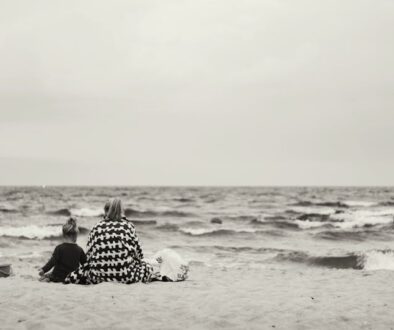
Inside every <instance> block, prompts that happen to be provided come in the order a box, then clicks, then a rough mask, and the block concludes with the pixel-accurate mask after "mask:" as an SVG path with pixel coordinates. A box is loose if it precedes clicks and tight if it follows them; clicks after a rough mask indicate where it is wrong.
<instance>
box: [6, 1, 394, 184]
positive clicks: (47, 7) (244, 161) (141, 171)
mask: <svg viewBox="0 0 394 330" xmlns="http://www.w3.org/2000/svg"><path fill="white" fill-rule="evenodd" d="M0 8H1V10H0V184H3V185H13V184H27V185H30V184H31V185H35V184H39V185H41V184H46V185H50V184H62V185H64V184H65V185H75V184H81V185H119V184H122V185H393V184H394V152H393V151H394V148H393V147H394V43H393V36H394V20H393V17H394V2H393V1H392V0H369V1H366V0H325V1H316V0H309V1H308V0H242V1H239V0H216V1H215V0H198V1H196V0H194V1H191V0H168V1H163V0H157V1H153V0H138V1H137V0H134V1H133V0H126V1H120V0H114V1H99V0H85V1H80V0H77V1H70V0H69V1H55V0H47V1H43V0H35V1H29V0H24V1H19V0H4V1H2V2H1V5H0Z"/></svg>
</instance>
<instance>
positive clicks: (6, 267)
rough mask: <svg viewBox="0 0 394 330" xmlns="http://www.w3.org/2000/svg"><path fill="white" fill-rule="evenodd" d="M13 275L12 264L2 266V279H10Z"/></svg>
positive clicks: (0, 273)
mask: <svg viewBox="0 0 394 330" xmlns="http://www.w3.org/2000/svg"><path fill="white" fill-rule="evenodd" d="M10 275H11V264H4V265H0V277H8V276H10Z"/></svg>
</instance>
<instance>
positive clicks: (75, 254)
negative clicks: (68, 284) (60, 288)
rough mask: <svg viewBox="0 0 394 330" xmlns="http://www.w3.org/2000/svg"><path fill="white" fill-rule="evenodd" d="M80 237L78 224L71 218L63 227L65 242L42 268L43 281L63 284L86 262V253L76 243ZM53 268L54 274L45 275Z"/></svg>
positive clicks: (57, 247)
mask: <svg viewBox="0 0 394 330" xmlns="http://www.w3.org/2000/svg"><path fill="white" fill-rule="evenodd" d="M77 235H78V227H77V223H76V221H75V220H74V219H72V218H70V219H69V220H68V221H67V223H66V224H65V225H64V226H63V237H64V240H65V242H64V243H62V244H60V245H58V246H56V248H55V251H53V254H52V257H51V259H50V260H49V261H48V262H47V263H46V265H45V266H44V267H42V269H41V271H40V273H39V274H40V275H41V276H42V277H43V278H42V280H46V281H52V282H63V281H64V279H65V278H66V276H67V275H68V274H69V273H71V272H73V271H74V270H76V269H77V268H78V267H79V265H80V264H81V265H82V264H83V263H85V262H86V255H85V252H84V251H83V250H82V248H81V247H79V246H78V245H77V243H76V241H77ZM52 268H54V269H53V272H52V273H49V274H45V273H47V272H48V271H50V270H51V269H52Z"/></svg>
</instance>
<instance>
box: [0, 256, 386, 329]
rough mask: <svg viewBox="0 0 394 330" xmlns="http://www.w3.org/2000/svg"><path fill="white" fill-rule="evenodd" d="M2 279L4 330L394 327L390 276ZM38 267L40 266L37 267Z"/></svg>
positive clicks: (256, 273) (281, 272) (196, 271)
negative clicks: (127, 281)
mask: <svg viewBox="0 0 394 330" xmlns="http://www.w3.org/2000/svg"><path fill="white" fill-rule="evenodd" d="M35 263H37V261H35V262H34V261H33V262H27V261H26V260H24V261H23V262H22V261H21V262H20V263H17V264H15V265H14V271H15V273H16V275H15V276H12V277H9V278H1V279H0V296H1V301H0V318H1V325H0V327H1V329H64V328H73V329H132V328H136V327H138V328H140V329H273V328H274V329H334V328H335V329H392V328H394V317H393V316H392V314H391V309H392V307H393V305H394V287H393V286H391V285H390V283H391V281H392V276H393V274H392V272H391V271H384V270H381V271H356V270H330V269H321V268H309V269H306V270H304V271H299V270H295V269H277V268H270V267H267V268H265V269H256V268H250V269H229V268H225V267H223V268H221V269H212V268H208V267H205V266H198V265H195V266H193V267H192V270H191V274H190V278H189V279H188V280H187V281H185V282H179V283H162V282H155V283H151V284H133V285H122V284H116V283H103V284H99V285H96V286H78V285H63V284H53V283H40V282H38V281H37V276H36V269H35V266H36V265H35ZM37 266H38V263H37Z"/></svg>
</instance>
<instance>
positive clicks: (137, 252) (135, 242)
mask: <svg viewBox="0 0 394 330" xmlns="http://www.w3.org/2000/svg"><path fill="white" fill-rule="evenodd" d="M127 227H128V234H129V235H128V236H129V245H130V250H132V251H133V254H134V257H135V258H136V259H138V260H142V259H143V258H144V254H143V253H142V249H141V245H140V242H139V239H138V236H137V233H136V231H135V228H134V226H133V225H132V224H131V222H129V221H128V222H127Z"/></svg>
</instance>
